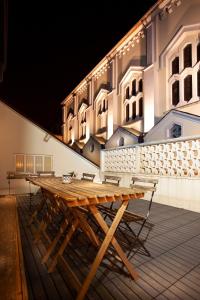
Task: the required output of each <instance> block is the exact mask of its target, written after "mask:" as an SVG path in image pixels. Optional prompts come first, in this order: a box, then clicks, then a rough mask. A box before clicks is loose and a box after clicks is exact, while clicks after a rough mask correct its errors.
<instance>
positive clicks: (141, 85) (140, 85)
mask: <svg viewBox="0 0 200 300" xmlns="http://www.w3.org/2000/svg"><path fill="white" fill-rule="evenodd" d="M138 91H139V92H142V91H143V81H142V79H140V80H139V86H138Z"/></svg>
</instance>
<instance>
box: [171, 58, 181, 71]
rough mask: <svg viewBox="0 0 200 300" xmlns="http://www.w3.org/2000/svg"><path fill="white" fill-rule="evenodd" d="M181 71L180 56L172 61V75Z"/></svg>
mask: <svg viewBox="0 0 200 300" xmlns="http://www.w3.org/2000/svg"><path fill="white" fill-rule="evenodd" d="M178 73H179V57H175V58H174V60H173V61H172V75H173V74H178Z"/></svg>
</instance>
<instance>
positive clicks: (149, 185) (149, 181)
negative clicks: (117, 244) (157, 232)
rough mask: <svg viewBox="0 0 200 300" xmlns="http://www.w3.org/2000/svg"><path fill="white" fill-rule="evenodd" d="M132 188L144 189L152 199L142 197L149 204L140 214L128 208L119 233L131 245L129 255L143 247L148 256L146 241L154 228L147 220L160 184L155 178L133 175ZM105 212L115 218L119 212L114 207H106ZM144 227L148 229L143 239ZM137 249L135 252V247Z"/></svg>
mask: <svg viewBox="0 0 200 300" xmlns="http://www.w3.org/2000/svg"><path fill="white" fill-rule="evenodd" d="M132 182H133V183H132V184H131V187H132V188H137V189H140V188H142V190H144V191H145V192H148V193H150V199H149V200H146V199H144V198H143V199H142V200H146V201H147V202H146V203H147V206H146V211H145V212H143V213H141V214H138V213H137V212H134V211H132V210H130V209H127V210H126V211H125V213H124V215H123V218H122V220H121V224H120V226H119V231H120V232H119V235H123V236H124V237H125V239H126V240H127V242H128V243H129V246H131V250H129V253H128V256H129V257H130V256H133V255H134V254H135V253H136V252H138V250H139V249H140V248H141V247H142V249H143V250H144V253H145V254H146V255H147V256H151V254H150V252H149V251H148V249H147V248H146V247H145V245H144V242H145V241H146V240H147V238H148V236H149V233H150V231H151V230H152V228H153V226H154V225H153V224H152V223H150V222H147V220H148V218H149V215H150V210H151V206H152V201H153V197H154V193H155V191H156V185H157V184H158V180H157V179H154V178H142V177H133V178H132ZM104 213H105V214H106V216H108V217H109V218H110V219H113V218H114V217H115V215H116V213H117V209H116V208H115V209H113V208H112V207H110V208H106V209H105V210H104ZM144 228H146V229H147V234H146V235H145V238H143V239H141V238H140V236H141V234H142V233H143V230H144ZM127 229H128V233H127V234H126V231H127ZM136 246H137V250H136V251H135V252H134V253H133V249H136V248H135V247H136Z"/></svg>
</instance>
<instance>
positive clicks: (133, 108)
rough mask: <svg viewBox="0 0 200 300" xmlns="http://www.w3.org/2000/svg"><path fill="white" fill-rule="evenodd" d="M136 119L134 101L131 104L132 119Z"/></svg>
mask: <svg viewBox="0 0 200 300" xmlns="http://www.w3.org/2000/svg"><path fill="white" fill-rule="evenodd" d="M135 118H136V101H135V102H133V104H132V119H133V120H134V119H135Z"/></svg>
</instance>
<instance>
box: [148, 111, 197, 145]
mask: <svg viewBox="0 0 200 300" xmlns="http://www.w3.org/2000/svg"><path fill="white" fill-rule="evenodd" d="M173 124H179V125H181V126H182V134H181V136H182V137H187V136H193V135H194V136H195V135H199V134H200V118H199V117H196V116H190V115H189V114H188V115H187V114H181V113H180V114H179V113H178V112H174V111H171V112H170V113H169V114H168V115H166V117H164V118H163V119H162V120H161V121H160V122H159V123H158V124H157V125H156V126H155V127H153V128H152V130H151V131H149V132H148V133H147V135H146V136H145V138H144V140H145V142H153V141H154V142H155V141H161V140H166V139H169V138H170V134H169V130H170V129H171V127H172V126H173Z"/></svg>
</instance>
